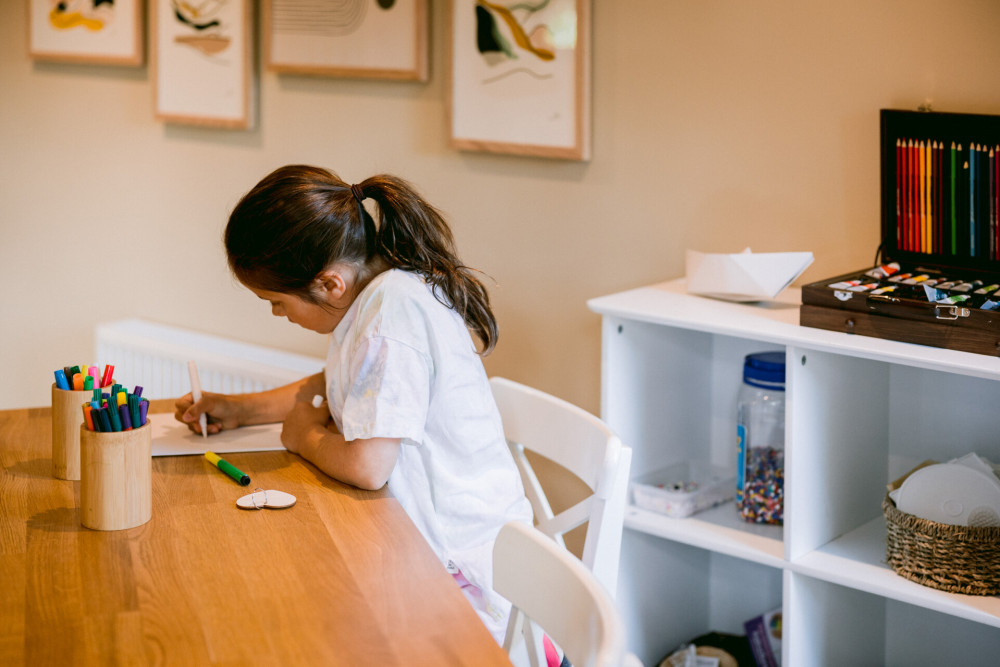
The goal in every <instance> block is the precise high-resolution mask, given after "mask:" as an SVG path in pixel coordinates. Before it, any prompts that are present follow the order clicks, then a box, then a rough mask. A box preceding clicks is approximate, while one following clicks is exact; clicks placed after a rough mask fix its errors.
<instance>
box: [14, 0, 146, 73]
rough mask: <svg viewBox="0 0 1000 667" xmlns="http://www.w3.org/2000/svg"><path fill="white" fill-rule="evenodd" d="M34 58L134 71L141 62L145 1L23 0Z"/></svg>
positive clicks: (31, 51) (30, 46)
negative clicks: (25, 5)
mask: <svg viewBox="0 0 1000 667" xmlns="http://www.w3.org/2000/svg"><path fill="white" fill-rule="evenodd" d="M26 2H27V8H28V54H29V55H30V56H31V57H32V58H33V59H35V60H40V61H49V62H67V63H90V64H97V65H122V66H128V67H138V66H141V65H143V64H144V62H145V49H144V46H145V45H144V39H143V37H144V34H143V18H144V17H143V7H144V4H145V3H144V2H143V0H115V2H113V3H111V2H104V3H99V4H97V5H96V6H95V3H93V2H92V0H90V1H84V0H62V1H59V0H26Z"/></svg>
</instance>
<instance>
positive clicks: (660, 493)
mask: <svg viewBox="0 0 1000 667" xmlns="http://www.w3.org/2000/svg"><path fill="white" fill-rule="evenodd" d="M631 486H632V497H633V499H634V502H635V504H636V506H637V507H640V508H642V509H646V510H650V511H652V512H659V513H661V514H666V515H667V516H672V517H685V516H690V515H692V514H694V513H695V512H700V511H701V510H706V509H708V508H709V507H715V506H716V505H719V504H721V503H724V502H726V501H727V500H732V499H733V497H734V496H735V495H736V476H735V475H733V474H731V473H729V472H728V471H727V470H726V469H725V468H722V467H720V466H714V465H712V464H710V463H708V462H707V461H683V462H681V463H676V464H674V465H671V466H667V467H666V468H662V469H660V470H657V471H656V472H652V473H649V474H648V475H643V476H642V477H639V478H637V479H635V480H633V481H632V484H631Z"/></svg>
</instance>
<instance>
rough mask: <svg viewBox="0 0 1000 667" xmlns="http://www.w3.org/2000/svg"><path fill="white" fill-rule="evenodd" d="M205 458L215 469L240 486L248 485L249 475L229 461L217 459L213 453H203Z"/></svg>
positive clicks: (217, 456)
mask: <svg viewBox="0 0 1000 667" xmlns="http://www.w3.org/2000/svg"><path fill="white" fill-rule="evenodd" d="M205 458H206V459H208V461H209V462H210V463H211V464H212V465H214V466H215V467H216V468H218V469H219V470H221V471H222V472H224V473H226V474H227V475H229V476H230V477H232V478H233V479H235V480H236V481H237V482H239V484H240V486H249V485H250V475H247V474H245V473H244V472H242V471H241V470H240V469H239V468H237V467H236V466H234V465H233V464H232V463H230V462H229V461H226V460H225V459H221V458H219V455H218V454H216V453H215V452H205Z"/></svg>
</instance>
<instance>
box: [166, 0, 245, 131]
mask: <svg viewBox="0 0 1000 667" xmlns="http://www.w3.org/2000/svg"><path fill="white" fill-rule="evenodd" d="M252 6H253V5H252V1H251V0H200V1H199V2H190V1H186V0H150V14H151V15H152V17H153V20H152V26H151V30H152V34H153V80H154V85H153V89H154V95H155V108H156V117H157V118H158V119H159V120H163V121H166V122H169V123H182V124H189V125H204V126H210V127H220V128H227V129H241V130H245V129H249V128H250V127H252V126H253V113H252V102H253V95H254V71H253V61H252V44H253V41H252V34H253V33H252V31H251V25H252V23H251V21H252Z"/></svg>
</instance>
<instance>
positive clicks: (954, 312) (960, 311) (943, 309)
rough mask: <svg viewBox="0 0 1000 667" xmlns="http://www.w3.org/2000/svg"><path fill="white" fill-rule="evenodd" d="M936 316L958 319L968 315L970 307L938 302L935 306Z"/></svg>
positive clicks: (940, 318) (942, 318)
mask: <svg viewBox="0 0 1000 667" xmlns="http://www.w3.org/2000/svg"><path fill="white" fill-rule="evenodd" d="M934 310H935V317H937V318H938V319H939V320H957V319H958V318H960V317H968V316H969V309H968V308H962V307H961V306H948V305H941V304H938V305H936V306H935V307H934Z"/></svg>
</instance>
